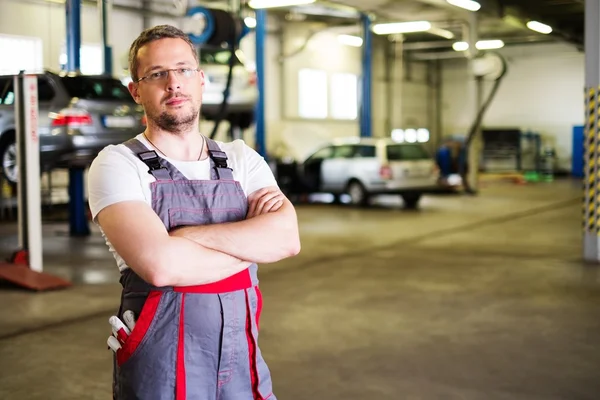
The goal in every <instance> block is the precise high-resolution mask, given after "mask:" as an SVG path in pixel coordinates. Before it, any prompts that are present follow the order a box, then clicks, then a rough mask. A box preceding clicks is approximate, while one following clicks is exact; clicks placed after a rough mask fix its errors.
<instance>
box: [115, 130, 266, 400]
mask: <svg viewBox="0 0 600 400" xmlns="http://www.w3.org/2000/svg"><path fill="white" fill-rule="evenodd" d="M207 144H208V150H209V155H210V166H211V179H210V180H188V179H186V178H185V177H184V176H183V174H182V173H181V172H180V171H179V170H177V169H176V168H175V167H174V166H173V165H172V164H170V163H169V162H168V161H167V160H165V159H164V158H161V157H159V156H158V155H157V153H156V152H155V151H152V150H149V149H148V148H146V147H145V146H144V145H143V144H142V143H141V142H139V141H138V140H137V139H132V140H130V141H128V142H126V143H125V145H126V146H127V147H128V148H130V149H131V150H132V151H133V152H134V153H135V154H136V155H137V156H138V157H139V158H140V159H141V160H142V161H143V162H144V163H145V164H146V165H147V166H148V169H149V171H148V173H150V174H152V175H153V176H154V177H155V178H156V182H153V183H152V184H151V185H152V186H151V190H152V208H153V209H154V211H155V212H156V213H157V214H158V216H159V217H160V218H161V220H162V221H163V223H164V224H165V227H166V228H167V230H169V231H170V230H172V229H174V228H176V227H180V226H185V225H203V224H218V223H223V222H230V221H239V220H242V219H244V218H245V216H246V212H247V208H248V204H247V199H246V196H245V194H244V192H243V190H242V188H241V186H240V184H239V182H237V181H234V180H233V175H232V171H231V169H230V168H227V156H226V154H225V153H224V152H222V151H221V150H220V148H219V146H218V145H217V144H216V143H215V142H214V141H212V140H210V139H208V138H207ZM132 245H134V242H132ZM257 268H258V267H257V266H256V264H253V265H252V266H250V268H248V269H247V270H244V271H242V272H240V273H238V274H236V275H234V276H232V277H230V278H227V279H224V280H222V281H219V282H215V283H212V284H207V285H199V286H186V287H154V286H152V285H149V284H148V283H146V282H144V281H143V280H142V279H141V278H140V277H139V276H138V275H137V274H135V272H133V271H132V270H131V269H126V270H124V271H123V273H122V275H121V280H120V281H121V284H122V286H123V291H122V297H121V306H120V308H119V318H121V319H123V316H122V313H123V312H124V311H126V310H132V311H134V313H135V316H136V325H135V328H134V329H133V331H132V332H131V335H130V336H129V337H128V338H127V340H126V342H125V343H124V344H123V346H122V348H121V349H120V350H118V351H117V353H116V356H115V369H114V385H113V386H114V398H115V399H118V400H132V399H143V400H155V399H156V400H246V399H248V400H266V399H269V400H276V399H275V395H274V394H273V389H272V385H271V375H270V372H269V369H268V367H267V365H266V363H265V361H264V360H263V358H262V356H261V353H260V350H259V348H258V343H257V340H258V324H259V317H260V311H261V308H262V298H261V294H260V290H259V289H258V278H257Z"/></svg>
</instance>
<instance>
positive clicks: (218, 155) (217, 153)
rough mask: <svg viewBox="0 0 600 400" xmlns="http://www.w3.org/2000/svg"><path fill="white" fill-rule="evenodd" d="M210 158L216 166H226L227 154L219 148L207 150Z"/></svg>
mask: <svg viewBox="0 0 600 400" xmlns="http://www.w3.org/2000/svg"><path fill="white" fill-rule="evenodd" d="M209 153H210V158H212V160H213V161H214V163H215V166H216V167H217V168H227V154H225V152H224V151H221V150H209Z"/></svg>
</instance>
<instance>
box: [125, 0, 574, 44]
mask: <svg viewBox="0 0 600 400" xmlns="http://www.w3.org/2000/svg"><path fill="white" fill-rule="evenodd" d="M142 1H143V2H144V5H145V8H146V9H148V8H150V9H154V10H157V11H159V10H161V11H163V12H164V11H170V12H171V13H172V12H175V13H177V12H178V11H180V10H185V8H186V7H187V6H189V5H194V4H201V5H205V6H209V7H211V6H220V7H227V6H228V5H229V4H231V1H228V0H142ZM241 1H242V3H243V4H245V3H246V2H247V0H241ZM478 1H479V3H480V4H481V9H480V10H479V11H477V12H476V13H475V14H476V15H477V24H478V29H477V35H478V38H479V39H501V40H503V41H504V42H505V44H506V45H507V46H510V45H512V44H523V43H539V42H553V41H562V42H567V43H570V44H572V45H574V46H575V47H577V48H578V49H580V50H583V36H584V31H583V24H584V8H585V7H584V0H478ZM134 2H135V0H114V3H115V4H119V3H121V4H123V5H132V3H134ZM348 9H350V10H351V11H356V10H358V11H361V12H366V13H370V14H372V15H373V17H374V18H375V20H376V22H400V21H418V20H427V21H430V22H431V23H432V24H433V26H435V27H437V28H441V29H444V30H448V31H450V32H452V33H453V34H454V36H455V37H454V38H453V39H447V38H444V37H441V36H439V35H435V34H432V33H409V34H405V35H404V37H403V40H404V43H405V49H406V50H407V51H413V52H418V51H427V52H431V51H434V52H435V51H447V50H449V49H450V48H451V46H452V43H454V42H455V41H459V40H464V39H465V38H464V34H465V27H466V26H467V25H466V24H467V23H468V21H469V18H470V12H469V11H466V10H463V9H461V8H458V7H455V6H452V5H450V4H448V3H447V2H446V0H317V2H316V3H314V4H313V5H310V6H300V7H288V8H274V9H270V10H269V13H273V14H278V15H281V16H282V17H287V18H288V19H290V20H299V19H304V18H306V20H314V21H321V22H326V23H327V24H329V25H334V26H336V25H340V26H352V25H354V26H358V23H357V19H356V13H354V16H352V13H347V10H348ZM529 20H537V21H540V22H543V23H545V24H548V25H550V26H552V28H553V32H552V33H551V34H549V35H544V34H541V33H537V32H534V31H532V30H529V29H528V28H527V27H526V26H525V24H526V22H527V21H529Z"/></svg>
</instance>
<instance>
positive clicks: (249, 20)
mask: <svg viewBox="0 0 600 400" xmlns="http://www.w3.org/2000/svg"><path fill="white" fill-rule="evenodd" d="M244 24H245V25H246V26H247V27H248V28H250V29H252V28H256V18H254V17H246V18H244Z"/></svg>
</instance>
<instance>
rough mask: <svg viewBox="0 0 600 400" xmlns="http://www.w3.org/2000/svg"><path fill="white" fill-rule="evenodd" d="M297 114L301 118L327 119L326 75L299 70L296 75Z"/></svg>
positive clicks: (309, 70) (320, 72) (318, 71)
mask: <svg viewBox="0 0 600 400" xmlns="http://www.w3.org/2000/svg"><path fill="white" fill-rule="evenodd" d="M298 114H299V115H300V117H301V118H317V119H323V118H327V114H328V112H327V73H326V72H325V71H320V70H316V69H301V70H300V72H299V73H298Z"/></svg>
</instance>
